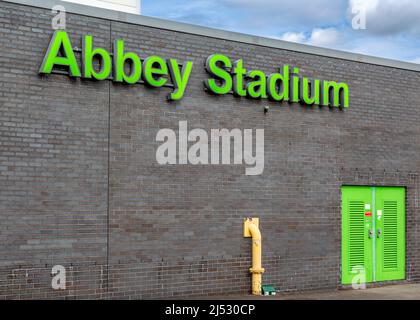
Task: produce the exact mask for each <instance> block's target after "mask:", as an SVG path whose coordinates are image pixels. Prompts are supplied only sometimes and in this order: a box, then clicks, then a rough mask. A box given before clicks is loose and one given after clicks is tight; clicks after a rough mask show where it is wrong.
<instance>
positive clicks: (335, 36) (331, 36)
mask: <svg viewBox="0 0 420 320" xmlns="http://www.w3.org/2000/svg"><path fill="white" fill-rule="evenodd" d="M279 39H280V40H284V41H290V42H298V43H304V44H309V45H312V46H317V47H328V48H332V47H335V46H337V45H338V44H339V40H340V32H339V31H338V30H337V29H335V28H324V29H322V28H314V29H313V30H312V32H311V33H310V35H308V36H306V35H305V34H304V33H303V32H286V33H283V34H282V35H281V36H280V37H279Z"/></svg>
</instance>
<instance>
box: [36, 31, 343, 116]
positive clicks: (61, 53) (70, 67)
mask: <svg viewBox="0 0 420 320" xmlns="http://www.w3.org/2000/svg"><path fill="white" fill-rule="evenodd" d="M96 60H98V61H99V64H98V67H95V63H94V61H96ZM56 68H60V69H62V68H65V69H66V70H67V72H68V74H69V76H71V77H78V78H85V79H94V80H112V81H114V82H120V83H126V84H129V85H133V84H137V83H145V84H147V85H148V86H150V87H156V88H158V87H163V86H170V87H173V91H172V92H171V93H170V94H169V95H168V99H169V100H180V99H182V97H183V96H184V94H185V91H186V89H187V85H188V81H189V79H190V75H191V71H192V68H193V62H192V61H185V62H184V63H182V64H179V63H178V61H177V60H176V59H166V60H165V59H163V58H161V57H159V56H149V57H147V58H145V59H141V58H140V57H139V56H138V55H137V54H136V53H134V52H126V50H125V44H124V40H115V42H114V46H113V53H112V54H110V53H109V52H108V51H107V50H106V49H104V48H100V47H94V45H93V37H92V36H91V35H86V36H84V37H83V39H82V52H81V65H80V67H79V64H78V62H77V59H76V56H75V52H74V50H73V47H72V44H71V41H70V38H69V36H68V34H67V32H66V31H60V30H58V31H55V33H54V35H53V37H52V39H51V42H50V45H49V47H48V50H47V52H46V54H45V57H44V60H43V62H42V65H41V68H40V70H39V73H40V74H51V73H53V72H54V70H55V69H56ZM206 70H207V72H208V73H209V75H210V76H211V77H210V78H209V79H207V80H205V81H204V85H205V88H206V89H207V91H209V92H210V93H212V94H217V95H224V94H229V93H233V94H234V95H236V96H241V97H249V98H253V99H270V100H272V101H278V102H281V101H287V102H290V103H295V102H296V103H298V102H299V103H302V104H305V105H319V106H330V107H341V108H348V106H349V88H348V85H347V84H345V83H337V82H335V81H326V80H318V79H309V78H306V77H300V76H299V69H298V68H292V67H290V66H289V65H284V66H283V67H282V68H281V69H280V72H277V73H272V74H269V75H266V74H265V73H264V72H263V71H260V70H250V71H248V70H247V69H246V68H245V66H244V63H243V60H242V59H239V60H237V61H234V62H232V61H231V60H230V59H229V58H228V57H227V56H225V55H222V54H213V55H211V56H209V57H208V58H207V60H206Z"/></svg>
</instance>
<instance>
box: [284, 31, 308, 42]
mask: <svg viewBox="0 0 420 320" xmlns="http://www.w3.org/2000/svg"><path fill="white" fill-rule="evenodd" d="M278 38H279V39H280V40H284V41H289V42H298V43H304V42H305V41H306V37H305V34H304V33H303V32H286V33H283V34H282V35H281V36H280V37H278Z"/></svg>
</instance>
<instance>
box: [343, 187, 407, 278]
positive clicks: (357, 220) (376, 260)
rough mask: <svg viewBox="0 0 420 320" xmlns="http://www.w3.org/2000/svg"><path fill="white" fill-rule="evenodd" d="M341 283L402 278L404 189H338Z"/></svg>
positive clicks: (403, 263) (403, 258)
mask: <svg viewBox="0 0 420 320" xmlns="http://www.w3.org/2000/svg"><path fill="white" fill-rule="evenodd" d="M341 230H342V259H341V261H342V266H341V267H342V283H343V284H353V283H358V282H359V281H361V280H362V279H363V282H367V283H368V282H373V281H387V280H402V279H404V278H405V189H404V188H399V187H365V186H345V187H342V229H341Z"/></svg>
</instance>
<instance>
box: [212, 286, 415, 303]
mask: <svg viewBox="0 0 420 320" xmlns="http://www.w3.org/2000/svg"><path fill="white" fill-rule="evenodd" d="M210 299H215V300H255V299H258V300H420V284H403V285H389V286H384V287H377V288H370V289H365V290H353V289H346V290H337V291H328V292H302V293H283V294H277V295H276V296H269V297H263V296H262V297H255V296H252V295H249V296H225V297H210Z"/></svg>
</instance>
